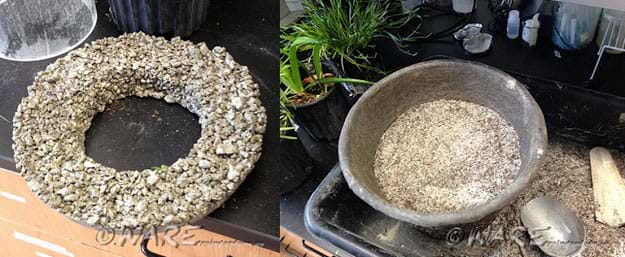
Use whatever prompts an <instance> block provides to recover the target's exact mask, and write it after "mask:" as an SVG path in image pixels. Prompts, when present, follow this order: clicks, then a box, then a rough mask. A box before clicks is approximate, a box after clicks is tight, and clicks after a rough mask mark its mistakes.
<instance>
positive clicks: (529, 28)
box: [521, 13, 540, 46]
mask: <svg viewBox="0 0 625 257" xmlns="http://www.w3.org/2000/svg"><path fill="white" fill-rule="evenodd" d="M539 15H540V13H537V14H534V17H532V19H531V20H526V21H525V26H523V34H522V35H521V37H522V38H523V42H525V44H526V45H528V46H535V45H536V40H537V39H538V29H539V28H540V21H538V16H539Z"/></svg>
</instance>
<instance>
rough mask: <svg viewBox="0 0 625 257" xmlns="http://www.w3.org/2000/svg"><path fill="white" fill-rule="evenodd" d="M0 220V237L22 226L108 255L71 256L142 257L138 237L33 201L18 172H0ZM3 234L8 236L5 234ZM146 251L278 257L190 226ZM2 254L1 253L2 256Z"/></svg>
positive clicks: (187, 256)
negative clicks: (90, 225) (110, 230)
mask: <svg viewBox="0 0 625 257" xmlns="http://www.w3.org/2000/svg"><path fill="white" fill-rule="evenodd" d="M0 219H1V220H2V221H4V223H3V226H2V227H0V230H2V231H1V232H0V233H3V235H5V234H6V233H8V230H10V229H11V228H12V227H11V226H5V224H16V225H18V226H21V227H23V228H27V229H28V230H30V231H32V233H34V235H36V236H42V237H46V238H54V239H55V240H57V239H58V240H61V241H62V242H65V241H67V242H69V243H67V244H70V245H71V244H79V245H82V246H84V247H83V248H80V247H79V251H80V252H84V251H87V250H90V249H91V250H94V251H95V250H97V251H102V252H103V254H109V255H96V254H100V253H99V252H97V251H95V252H94V253H93V254H87V255H76V256H111V255H112V256H127V257H135V256H136V257H142V256H144V255H143V254H142V253H141V250H140V246H139V243H140V241H141V238H142V237H141V236H140V235H117V234H112V233H107V232H105V231H98V230H96V229H93V228H88V227H85V226H82V225H80V224H78V223H76V222H74V221H72V220H71V219H69V218H66V217H65V216H63V215H62V214H60V213H58V212H56V211H55V210H53V209H52V208H50V207H48V206H47V205H46V204H45V203H43V202H42V201H41V200H39V198H37V196H36V195H34V194H33V193H32V192H31V191H30V188H29V187H28V185H27V184H26V181H24V179H23V178H22V177H21V176H20V175H19V174H17V173H15V172H10V171H8V170H3V169H1V168H0ZM5 236H10V235H9V234H6V235H5ZM2 239H5V238H2ZM63 240H64V241H63ZM0 242H2V245H8V246H9V247H10V248H11V253H12V254H16V253H20V250H19V248H21V246H23V245H22V244H17V245H19V246H20V247H17V245H16V246H15V247H14V246H13V245H11V244H5V241H0ZM77 249H78V248H77ZM148 249H150V250H151V251H153V252H155V253H159V254H162V255H165V256H168V257H191V256H193V257H196V256H200V257H201V256H224V257H225V256H232V257H237V256H245V257H248V256H250V257H254V256H258V257H269V256H278V255H279V253H277V252H273V251H270V250H267V249H265V248H262V247H259V246H254V245H251V244H249V243H245V242H242V241H239V240H236V239H233V238H230V237H226V236H223V235H220V234H216V233H213V232H210V231H208V230H205V229H201V228H197V227H192V226H185V227H182V228H180V229H172V230H169V231H165V232H161V233H158V234H157V235H156V237H154V238H153V239H152V240H150V243H149V244H148ZM77 251H78V250H77ZM29 252H32V251H31V250H24V251H22V252H21V255H19V254H18V255H15V256H34V255H33V254H32V253H29ZM44 254H45V253H44ZM2 256H3V257H4V256H5V255H4V254H2ZM9 256H11V255H9ZM50 256H57V255H50ZM43 257H46V256H43Z"/></svg>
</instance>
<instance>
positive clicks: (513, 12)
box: [508, 10, 519, 18]
mask: <svg viewBox="0 0 625 257" xmlns="http://www.w3.org/2000/svg"><path fill="white" fill-rule="evenodd" d="M508 17H515V18H518V17H519V11H518V10H512V11H510V12H509V13H508Z"/></svg>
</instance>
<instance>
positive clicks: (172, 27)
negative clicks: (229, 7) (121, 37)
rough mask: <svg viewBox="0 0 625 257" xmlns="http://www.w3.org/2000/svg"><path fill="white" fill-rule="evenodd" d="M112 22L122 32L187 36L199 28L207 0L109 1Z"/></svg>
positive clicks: (206, 7)
mask: <svg viewBox="0 0 625 257" xmlns="http://www.w3.org/2000/svg"><path fill="white" fill-rule="evenodd" d="M108 1H109V5H110V8H111V14H112V15H111V16H112V18H113V22H115V24H116V25H117V29H119V30H121V31H123V32H137V31H143V32H145V33H148V34H155V35H162V34H168V35H173V36H181V37H186V36H188V35H190V34H191V33H192V32H193V31H196V30H198V29H199V28H200V25H201V24H202V23H204V21H205V20H206V16H207V11H208V3H209V1H208V0H176V1H174V0H108Z"/></svg>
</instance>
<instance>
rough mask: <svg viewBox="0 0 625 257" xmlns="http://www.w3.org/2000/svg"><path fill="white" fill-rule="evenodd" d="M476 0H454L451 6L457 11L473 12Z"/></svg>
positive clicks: (463, 12) (462, 12)
mask: <svg viewBox="0 0 625 257" xmlns="http://www.w3.org/2000/svg"><path fill="white" fill-rule="evenodd" d="M474 2H475V0H452V1H451V7H452V8H453V9H454V11H455V12H457V13H461V14H466V13H471V12H473V4H474Z"/></svg>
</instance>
